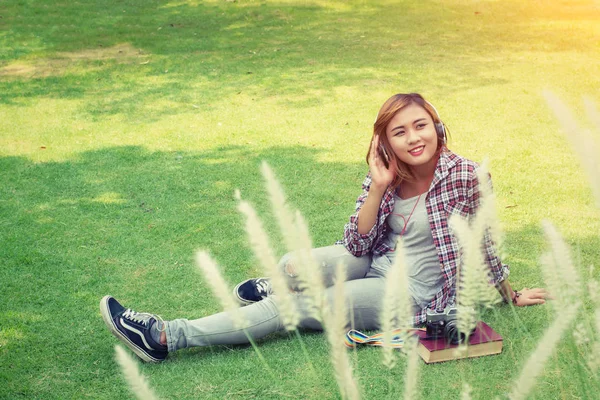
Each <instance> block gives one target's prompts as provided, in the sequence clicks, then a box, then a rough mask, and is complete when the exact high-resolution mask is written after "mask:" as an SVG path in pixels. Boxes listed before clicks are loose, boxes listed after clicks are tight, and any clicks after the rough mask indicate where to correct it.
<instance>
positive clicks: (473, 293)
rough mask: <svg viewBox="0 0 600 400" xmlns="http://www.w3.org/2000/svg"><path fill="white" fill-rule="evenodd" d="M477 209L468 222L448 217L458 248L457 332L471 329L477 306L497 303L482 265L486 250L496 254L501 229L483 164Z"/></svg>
mask: <svg viewBox="0 0 600 400" xmlns="http://www.w3.org/2000/svg"><path fill="white" fill-rule="evenodd" d="M476 172H477V180H478V182H479V185H478V188H477V190H479V207H478V209H477V212H476V214H475V215H473V216H471V217H470V219H469V220H467V219H464V218H463V217H461V216H460V215H452V216H451V217H450V221H449V224H450V228H451V230H452V234H453V235H454V236H455V237H456V239H457V240H458V243H459V246H460V249H461V258H460V264H459V266H458V274H457V301H458V325H459V329H460V331H461V332H470V331H471V330H472V329H474V328H475V325H476V323H477V319H478V316H479V315H478V309H479V307H480V306H485V307H491V306H493V305H494V304H496V303H498V302H499V301H500V296H499V293H498V291H497V290H495V288H494V287H493V286H492V285H491V284H490V281H491V275H490V271H489V268H488V266H487V263H486V257H488V256H491V255H490V254H487V253H486V251H487V250H486V249H488V248H492V249H494V250H495V251H496V252H497V251H498V249H499V247H501V246H502V230H501V228H500V223H499V221H498V216H497V213H496V205H495V200H494V194H493V192H492V186H491V185H492V184H491V180H490V179H489V173H488V168H487V161H486V162H484V163H483V164H482V165H481V166H480V167H479V168H478V169H477V171H476Z"/></svg>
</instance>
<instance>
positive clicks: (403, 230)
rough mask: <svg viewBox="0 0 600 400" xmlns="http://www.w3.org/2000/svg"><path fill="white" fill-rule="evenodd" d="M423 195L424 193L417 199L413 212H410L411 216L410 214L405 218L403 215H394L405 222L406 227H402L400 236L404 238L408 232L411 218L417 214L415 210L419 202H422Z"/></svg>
mask: <svg viewBox="0 0 600 400" xmlns="http://www.w3.org/2000/svg"><path fill="white" fill-rule="evenodd" d="M422 195H423V193H421V194H419V197H417V201H415V205H414V206H413V208H412V210H411V211H410V214H408V218H404V215H402V214H394V215H397V216H399V217H400V218H402V220H403V221H404V226H403V227H402V230H401V231H400V236H403V235H404V233H405V232H406V228H407V227H408V222H409V221H410V218H411V217H412V215H413V213H414V212H415V209H416V208H417V204H419V200H421V196H422Z"/></svg>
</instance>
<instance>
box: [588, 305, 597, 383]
mask: <svg viewBox="0 0 600 400" xmlns="http://www.w3.org/2000/svg"><path fill="white" fill-rule="evenodd" d="M594 328H595V330H596V339H595V340H594V342H593V344H592V348H591V351H590V353H589V354H588V357H587V365H588V367H589V368H590V369H591V370H592V372H594V373H596V372H598V369H600V309H596V312H595V314H594Z"/></svg>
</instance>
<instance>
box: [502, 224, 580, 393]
mask: <svg viewBox="0 0 600 400" xmlns="http://www.w3.org/2000/svg"><path fill="white" fill-rule="evenodd" d="M543 227H544V232H545V234H546V239H547V241H548V245H549V247H550V249H551V250H550V252H548V253H546V254H545V255H544V256H543V257H542V271H543V273H544V278H546V279H549V280H550V282H548V285H549V286H551V287H552V288H553V290H555V291H556V292H555V293H554V294H553V295H554V297H555V300H554V303H555V307H556V309H557V312H555V319H554V321H553V322H552V324H551V325H550V327H549V328H548V329H547V330H546V332H545V334H544V336H543V337H542V339H541V340H540V341H539V342H538V345H537V348H536V350H535V351H534V352H533V353H532V354H531V356H530V357H529V359H528V360H527V362H526V363H525V364H524V365H523V369H522V371H521V374H520V376H519V378H518V379H517V381H516V382H515V384H514V386H513V390H512V392H511V394H510V398H511V399H512V400H518V399H525V398H527V396H528V395H529V393H530V392H531V390H532V389H533V387H534V386H535V383H536V379H537V377H538V376H539V375H540V374H541V372H542V371H543V368H544V365H545V363H546V361H547V360H548V358H549V357H550V356H551V355H552V353H553V352H554V348H555V347H556V345H557V343H558V342H559V340H560V338H561V337H562V335H563V334H564V332H565V331H566V330H567V329H568V328H569V327H570V326H571V324H572V322H573V321H574V320H575V317H576V316H577V314H578V311H579V309H580V307H581V302H580V301H579V299H580V297H581V294H580V293H581V285H580V282H581V280H580V278H579V273H578V272H577V269H576V268H575V267H574V265H573V261H572V258H571V255H570V254H569V250H568V248H567V245H566V244H565V242H564V240H563V239H562V237H561V236H560V234H559V233H558V231H557V230H556V229H555V228H554V226H553V225H552V224H551V223H550V222H548V221H544V222H543ZM567 275H570V276H567ZM557 280H558V282H557Z"/></svg>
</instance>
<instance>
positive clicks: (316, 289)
mask: <svg viewBox="0 0 600 400" xmlns="http://www.w3.org/2000/svg"><path fill="white" fill-rule="evenodd" d="M261 170H262V174H263V176H264V177H265V180H266V183H267V192H268V193H269V198H270V201H271V205H272V207H273V211H274V213H275V217H276V219H277V223H278V225H279V229H280V231H281V235H282V236H283V238H284V242H285V244H286V247H287V249H288V251H289V252H290V253H291V259H290V260H289V262H290V263H291V264H292V265H293V267H294V270H295V272H296V274H297V276H296V279H297V281H298V282H299V287H300V289H301V290H302V291H303V292H304V293H305V294H306V298H307V300H308V306H309V313H310V314H311V316H312V317H313V318H315V319H317V320H319V321H321V320H322V308H323V302H324V297H323V293H324V290H325V288H324V286H323V276H322V271H321V269H320V268H319V266H318V265H317V263H316V261H315V260H314V258H313V257H312V252H311V250H312V240H311V238H310V234H309V231H308V226H307V224H306V222H305V221H304V219H303V218H302V215H301V214H300V213H299V212H295V213H294V212H293V211H292V210H291V209H290V208H289V206H288V205H287V204H286V200H285V195H284V193H283V190H282V188H281V185H280V184H279V182H278V181H277V179H276V178H275V175H274V174H273V171H272V170H271V168H270V167H269V165H268V164H267V163H266V162H263V163H262V165H261Z"/></svg>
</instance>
